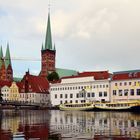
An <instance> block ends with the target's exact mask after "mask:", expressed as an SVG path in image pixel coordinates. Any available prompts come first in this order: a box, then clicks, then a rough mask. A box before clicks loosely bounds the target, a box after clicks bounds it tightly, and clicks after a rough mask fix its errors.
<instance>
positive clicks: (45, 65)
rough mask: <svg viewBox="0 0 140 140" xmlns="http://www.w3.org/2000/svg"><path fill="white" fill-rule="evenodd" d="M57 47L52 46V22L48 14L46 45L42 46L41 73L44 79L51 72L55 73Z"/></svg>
mask: <svg viewBox="0 0 140 140" xmlns="http://www.w3.org/2000/svg"><path fill="white" fill-rule="evenodd" d="M55 55H56V50H55V45H54V47H53V45H52V35H51V22H50V14H48V23H47V31H46V37H45V44H44V45H43V44H42V50H41V72H40V75H41V76H42V77H47V75H48V74H49V73H51V72H54V71H55Z"/></svg>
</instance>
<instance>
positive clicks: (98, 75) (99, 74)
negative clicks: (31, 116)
mask: <svg viewBox="0 0 140 140" xmlns="http://www.w3.org/2000/svg"><path fill="white" fill-rule="evenodd" d="M89 76H93V77H94V79H95V80H105V79H108V78H110V76H111V74H110V73H109V72H108V71H94V72H82V73H78V75H76V76H68V77H63V78H62V79H68V78H79V77H89Z"/></svg>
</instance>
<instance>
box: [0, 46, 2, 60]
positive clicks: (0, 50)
mask: <svg viewBox="0 0 140 140" xmlns="http://www.w3.org/2000/svg"><path fill="white" fill-rule="evenodd" d="M0 58H3V51H2V46H1V48H0Z"/></svg>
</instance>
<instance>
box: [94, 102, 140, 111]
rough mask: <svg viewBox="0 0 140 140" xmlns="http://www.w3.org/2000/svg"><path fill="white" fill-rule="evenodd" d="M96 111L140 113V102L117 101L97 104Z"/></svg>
mask: <svg viewBox="0 0 140 140" xmlns="http://www.w3.org/2000/svg"><path fill="white" fill-rule="evenodd" d="M95 110H112V111H113V110H114V111H117V110H119V111H121V110H122V111H126V110H131V111H140V101H116V102H107V103H95Z"/></svg>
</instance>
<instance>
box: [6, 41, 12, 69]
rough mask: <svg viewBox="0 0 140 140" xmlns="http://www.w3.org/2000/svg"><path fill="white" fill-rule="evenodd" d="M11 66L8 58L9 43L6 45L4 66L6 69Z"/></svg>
mask: <svg viewBox="0 0 140 140" xmlns="http://www.w3.org/2000/svg"><path fill="white" fill-rule="evenodd" d="M9 65H11V57H10V50H9V43H7V50H6V56H5V66H6V68H7V67H8V66H9Z"/></svg>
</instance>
